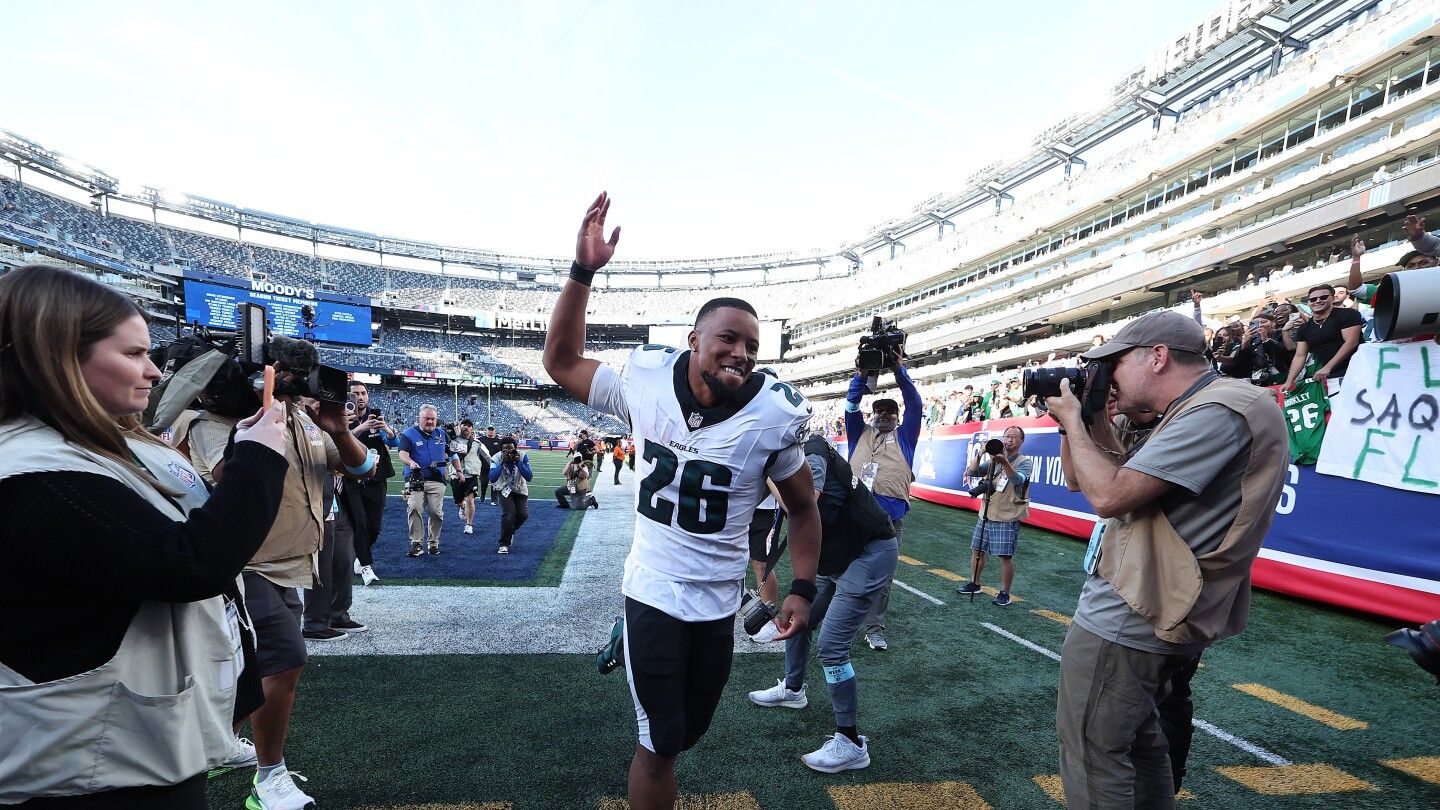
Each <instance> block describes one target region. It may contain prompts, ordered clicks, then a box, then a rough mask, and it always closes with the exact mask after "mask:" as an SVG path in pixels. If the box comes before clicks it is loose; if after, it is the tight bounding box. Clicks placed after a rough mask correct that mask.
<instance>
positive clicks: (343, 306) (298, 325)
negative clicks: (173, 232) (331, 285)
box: [184, 277, 371, 346]
mask: <svg viewBox="0 0 1440 810" xmlns="http://www.w3.org/2000/svg"><path fill="white" fill-rule="evenodd" d="M235 282H236V283H237V284H244V283H246V282H244V281H241V280H240V279H235ZM251 286H252V287H253V289H244V288H243V287H239V286H233V285H231V284H220V283H216V282H215V281H214V280H211V279H209V278H207V279H205V280H201V279H198V278H189V277H187V278H186V279H185V285H184V287H185V320H186V322H187V323H194V322H196V321H199V322H200V323H201V324H202V325H204V326H211V327H215V328H218V329H237V328H239V326H240V322H239V315H238V314H237V311H236V306H237V305H239V304H244V303H255V304H260V305H261V306H263V307H265V310H266V314H267V317H268V318H269V320H270V329H271V331H273V332H274V333H276V334H279V335H286V336H288V337H303V338H306V339H309V340H316V341H320V342H322V343H346V344H349V345H352V346H369V345H370V344H371V339H370V307H369V306H367V305H363V304H358V303H348V302H345V301H342V300H338V299H340V298H341V296H334V295H329V294H325V293H316V292H315V291H314V290H310V289H305V288H300V287H292V286H288V285H283V284H272V283H270V282H251ZM307 306H308V307H313V308H314V309H315V318H314V323H313V325H307V324H305V323H304V317H303V316H302V315H301V308H302V307H307Z"/></svg>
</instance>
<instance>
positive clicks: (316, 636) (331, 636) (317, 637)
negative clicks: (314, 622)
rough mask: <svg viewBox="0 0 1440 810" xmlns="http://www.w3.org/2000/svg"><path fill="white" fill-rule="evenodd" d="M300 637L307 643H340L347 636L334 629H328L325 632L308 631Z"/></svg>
mask: <svg viewBox="0 0 1440 810" xmlns="http://www.w3.org/2000/svg"><path fill="white" fill-rule="evenodd" d="M300 635H302V636H304V637H305V640H306V641H339V640H340V639H342V638H345V635H346V634H345V633H342V632H340V631H339V630H336V629H335V628H333V627H327V628H325V629H324V630H306V631H305V632H303V633H301V634H300Z"/></svg>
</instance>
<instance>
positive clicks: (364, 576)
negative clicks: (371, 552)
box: [360, 565, 380, 585]
mask: <svg viewBox="0 0 1440 810" xmlns="http://www.w3.org/2000/svg"><path fill="white" fill-rule="evenodd" d="M360 581H361V582H363V583H365V584H366V585H374V584H375V583H377V582H379V581H380V577H379V575H377V574H376V573H375V569H373V568H371V567H370V566H368V565H362V566H360Z"/></svg>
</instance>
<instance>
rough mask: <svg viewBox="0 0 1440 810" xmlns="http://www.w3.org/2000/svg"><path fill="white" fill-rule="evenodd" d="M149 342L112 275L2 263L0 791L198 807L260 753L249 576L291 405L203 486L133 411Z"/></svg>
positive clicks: (47, 800) (55, 800) (242, 429)
mask: <svg viewBox="0 0 1440 810" xmlns="http://www.w3.org/2000/svg"><path fill="white" fill-rule="evenodd" d="M150 343H151V338H150V334H149V332H148V331H147V328H146V322H145V317H144V314H143V313H142V311H141V309H140V308H139V307H138V306H137V305H136V304H135V303H134V302H133V301H132V300H131V299H129V298H128V297H126V296H125V295H124V294H122V293H120V292H118V291H116V290H115V289H114V288H112V287H109V286H106V285H103V284H100V283H98V282H96V281H94V280H92V279H89V278H86V277H83V276H81V275H79V274H77V273H72V272H70V271H67V270H62V269H60V268H56V267H50V266H45V265H28V266H24V267H20V268H17V269H15V270H12V271H10V272H9V273H7V274H6V275H5V276H4V277H3V278H0V514H3V515H4V516H5V518H4V520H3V521H0V564H3V565H4V570H5V573H6V584H5V587H4V588H0V729H4V735H3V737H0V740H3V742H0V804H4V805H15V804H17V803H18V806H20V807H27V806H31V807H59V806H63V807H67V808H115V807H144V808H155V809H156V810H202V809H203V808H205V807H206V806H207V803H206V787H205V786H206V772H207V770H208V769H210V768H217V767H242V766H249V765H254V762H255V749H254V747H253V746H251V745H250V744H249V743H248V742H245V741H243V740H237V739H236V737H235V735H234V733H233V729H232V724H233V723H234V721H235V720H236V719H237V718H239V719H241V720H243V718H244V717H245V716H246V715H248V714H249V713H250V712H251V711H253V710H254V709H255V707H256V706H258V705H259V704H260V703H261V702H262V700H263V698H262V697H261V692H260V686H259V679H258V676H257V675H256V674H255V672H254V665H253V660H252V659H253V649H251V648H250V647H251V645H250V644H249V642H248V640H247V638H246V635H245V633H244V631H242V628H241V625H240V617H242V616H244V615H245V608H244V606H243V605H244V601H243V599H242V597H241V593H240V588H239V587H237V585H236V577H237V575H238V574H239V573H240V571H241V570H242V568H243V567H244V566H245V564H246V561H247V560H249V559H250V557H251V555H253V554H254V553H255V551H256V550H257V549H259V548H260V547H261V544H262V543H263V542H264V540H265V536H266V534H267V532H268V531H269V530H270V527H271V525H272V523H273V522H274V520H275V516H276V512H277V510H279V508H280V503H281V497H282V495H281V491H282V487H283V486H284V476H285V457H284V452H285V443H286V437H285V430H284V409H283V406H280V405H275V406H272V407H271V408H269V409H264V410H261V409H260V408H259V403H258V401H257V402H256V403H255V405H256V407H255V408H254V409H253V410H252V411H251V414H252V415H250V416H248V418H246V419H244V420H240V421H238V424H237V428H236V431H235V436H234V449H233V452H232V453H231V458H230V463H229V465H228V466H229V471H230V472H229V476H228V477H227V479H226V481H225V482H224V483H223V484H220V485H218V486H216V487H215V489H214V491H213V492H210V491H207V489H206V487H205V484H204V483H203V482H202V481H201V479H200V477H199V475H197V473H196V471H195V470H194V468H193V467H192V466H191V465H190V464H189V463H187V461H186V460H185V458H184V456H182V455H180V454H178V453H177V452H175V451H174V450H172V449H170V448H169V447H167V446H166V445H165V444H164V443H163V442H161V441H159V440H158V439H156V438H155V437H153V436H151V435H150V434H149V433H147V432H146V431H145V430H144V428H143V427H142V426H141V424H140V421H139V419H137V418H136V417H137V416H138V415H139V414H140V412H142V411H144V410H146V408H147V404H148V400H149V398H150V394H151V390H152V388H154V387H156V386H157V385H158V384H159V382H160V380H161V372H160V370H159V369H158V368H156V366H155V364H154V363H153V362H151V360H150V356H149V355H148V354H147V352H148V351H149V349H150ZM62 512H63V514H64V519H63V520H57V519H56V518H57V514H61V513H62ZM297 628H298V623H297ZM247 663H249V664H250V666H246V664H247ZM157 729H166V730H168V731H170V732H171V733H165V734H157V733H156V730H157ZM117 746H118V747H119V748H120V749H121V754H120V756H118V757H117V756H114V752H113V751H112V750H111V749H112V748H115V747H117ZM32 800H34V801H32Z"/></svg>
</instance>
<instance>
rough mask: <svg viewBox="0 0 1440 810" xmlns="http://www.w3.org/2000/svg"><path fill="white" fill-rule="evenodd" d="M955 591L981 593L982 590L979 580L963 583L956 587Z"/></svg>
mask: <svg viewBox="0 0 1440 810" xmlns="http://www.w3.org/2000/svg"><path fill="white" fill-rule="evenodd" d="M955 592H956V593H979V592H980V583H978V582H967V583H965V584H964V585H961V586H960V587H958V588H956V589H955Z"/></svg>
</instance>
